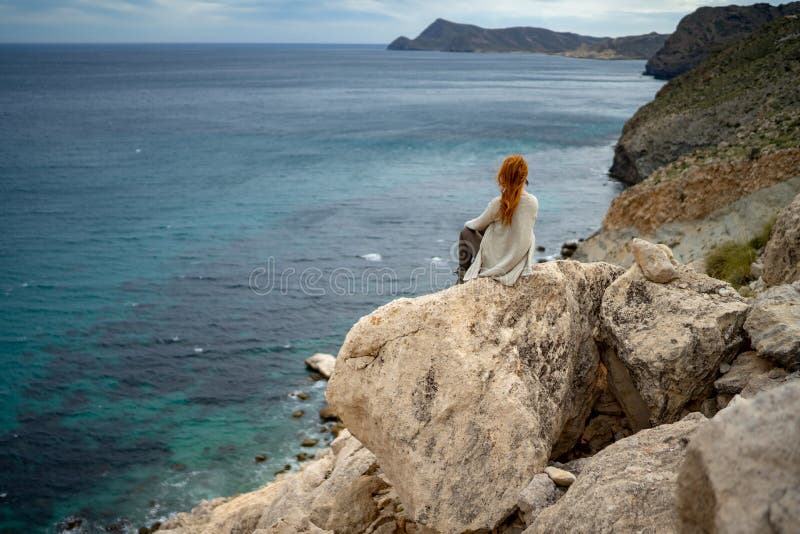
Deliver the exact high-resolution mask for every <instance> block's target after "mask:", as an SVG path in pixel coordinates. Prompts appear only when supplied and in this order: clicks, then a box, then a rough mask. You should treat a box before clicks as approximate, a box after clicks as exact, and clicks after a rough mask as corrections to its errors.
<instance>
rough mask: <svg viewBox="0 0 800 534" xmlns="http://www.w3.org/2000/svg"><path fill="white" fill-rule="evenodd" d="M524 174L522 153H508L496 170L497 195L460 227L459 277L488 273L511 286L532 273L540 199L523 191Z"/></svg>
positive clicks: (524, 166)
mask: <svg viewBox="0 0 800 534" xmlns="http://www.w3.org/2000/svg"><path fill="white" fill-rule="evenodd" d="M527 178H528V165H527V164H526V163H525V160H524V159H523V158H522V156H520V155H519V154H516V155H513V156H509V157H507V158H506V160H505V161H504V162H503V165H502V166H501V167H500V172H499V173H498V174H497V184H498V185H499V186H500V196H499V197H495V198H493V199H492V200H491V202H489V205H488V206H486V209H485V210H484V212H483V213H481V215H480V216H479V217H477V218H475V219H472V220H471V221H467V222H466V223H465V225H464V230H462V231H461V240H460V241H459V264H460V265H459V270H458V274H459V279H460V280H461V279H462V278H463V281H467V280H471V279H473V278H477V277H479V276H490V277H492V278H494V279H495V280H497V281H499V282H501V283H503V284H505V285H507V286H510V285H513V284H514V282H516V281H517V279H518V278H519V277H520V276H527V275H529V274H531V265H532V264H533V250H534V240H535V238H534V235H533V225H534V224H535V223H536V214H537V213H538V212H539V201H538V200H536V197H535V196H533V195H531V194H530V193H528V192H527V191H525V189H524V187H525V185H527V183H528V180H527ZM481 234H482V235H481ZM476 249H477V254H475V253H474V251H475V250H476ZM473 257H474V258H473Z"/></svg>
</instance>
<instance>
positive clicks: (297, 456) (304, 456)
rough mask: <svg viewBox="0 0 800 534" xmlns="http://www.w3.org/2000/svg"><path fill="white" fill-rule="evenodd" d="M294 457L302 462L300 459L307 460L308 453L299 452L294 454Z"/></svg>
mask: <svg viewBox="0 0 800 534" xmlns="http://www.w3.org/2000/svg"><path fill="white" fill-rule="evenodd" d="M295 458H297V461H298V462H302V461H305V460H308V453H306V452H300V453H298V454H296V455H295Z"/></svg>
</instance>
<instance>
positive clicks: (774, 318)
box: [744, 281, 800, 371]
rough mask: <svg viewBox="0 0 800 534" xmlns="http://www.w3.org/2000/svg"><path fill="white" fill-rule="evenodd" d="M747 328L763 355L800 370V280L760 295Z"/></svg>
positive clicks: (750, 315) (748, 319) (746, 323)
mask: <svg viewBox="0 0 800 534" xmlns="http://www.w3.org/2000/svg"><path fill="white" fill-rule="evenodd" d="M744 327H745V329H746V330H747V333H748V334H749V335H750V339H751V341H752V344H753V346H754V347H755V349H756V350H757V351H758V354H759V355H760V356H762V357H764V358H767V359H768V360H771V361H773V362H775V363H777V364H778V365H780V366H781V367H784V368H786V369H788V370H790V371H797V370H800V281H798V282H795V283H794V284H792V285H789V284H786V285H782V286H777V287H772V288H770V289H767V290H766V291H764V292H763V293H761V294H759V295H758V296H757V297H756V300H755V302H754V303H753V308H752V310H751V311H750V314H749V315H748V316H747V321H746V322H745V323H744Z"/></svg>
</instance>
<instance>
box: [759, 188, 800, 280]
mask: <svg viewBox="0 0 800 534" xmlns="http://www.w3.org/2000/svg"><path fill="white" fill-rule="evenodd" d="M763 264H764V265H763V271H764V272H763V275H762V276H763V278H764V281H765V282H766V283H767V285H771V286H777V285H780V284H790V283H792V282H795V281H797V280H800V195H797V196H796V197H794V200H793V201H792V203H791V204H789V205H788V206H786V207H785V208H783V210H781V212H780V213H779V214H778V218H777V219H776V220H775V224H774V225H773V227H772V232H770V237H769V241H768V242H767V246H766V248H765V250H764V261H763Z"/></svg>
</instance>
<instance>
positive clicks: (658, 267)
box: [631, 238, 678, 284]
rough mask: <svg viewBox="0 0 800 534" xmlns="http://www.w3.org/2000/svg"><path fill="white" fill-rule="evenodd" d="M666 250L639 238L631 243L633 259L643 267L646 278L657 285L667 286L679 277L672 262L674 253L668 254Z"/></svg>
mask: <svg viewBox="0 0 800 534" xmlns="http://www.w3.org/2000/svg"><path fill="white" fill-rule="evenodd" d="M664 248H666V247H664ZM664 248H662V247H659V246H658V245H654V244H653V243H650V242H649V241H645V240H644V239H638V238H634V239H633V242H632V243H631V250H632V251H633V258H634V260H636V263H637V264H638V265H639V267H641V269H642V272H643V273H644V277H645V278H647V279H648V280H650V281H651V282H656V283H657V284H666V283H667V282H671V281H673V280H675V279H676V278H677V277H678V271H677V270H676V269H675V266H674V265H673V264H672V261H670V259H671V257H672V252H671V251H670V252H669V253H667V252H666V251H665V250H664ZM667 250H669V249H668V248H667Z"/></svg>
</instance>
